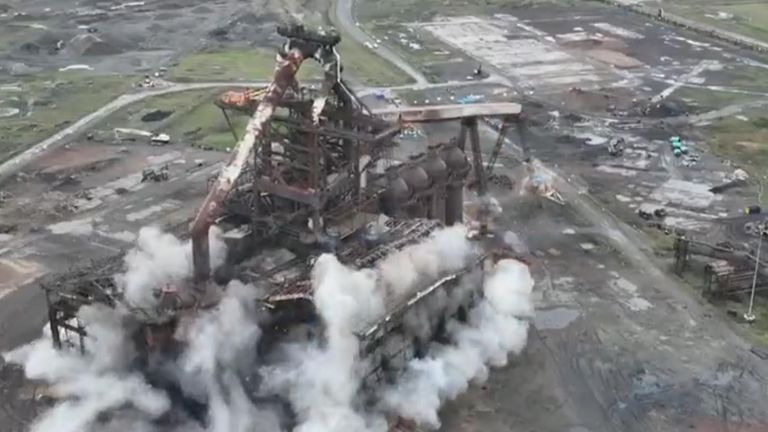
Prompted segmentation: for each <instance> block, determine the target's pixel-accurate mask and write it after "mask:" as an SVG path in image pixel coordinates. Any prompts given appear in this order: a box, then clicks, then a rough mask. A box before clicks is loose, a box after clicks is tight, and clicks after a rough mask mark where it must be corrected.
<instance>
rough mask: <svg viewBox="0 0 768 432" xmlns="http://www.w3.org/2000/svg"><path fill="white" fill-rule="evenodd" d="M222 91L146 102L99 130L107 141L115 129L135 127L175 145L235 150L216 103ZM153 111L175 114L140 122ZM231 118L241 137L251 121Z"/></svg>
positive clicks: (234, 115) (236, 116)
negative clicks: (160, 135) (165, 137)
mask: <svg viewBox="0 0 768 432" xmlns="http://www.w3.org/2000/svg"><path fill="white" fill-rule="evenodd" d="M222 91H223V89H208V90H190V91H186V92H180V93H172V94H168V95H162V96H157V97H153V98H150V99H145V100H143V101H141V102H138V103H136V104H133V105H131V106H129V107H126V108H124V109H123V110H120V111H118V112H116V113H114V114H112V115H111V116H109V117H108V118H107V119H105V120H104V121H102V122H101V123H100V124H99V125H98V126H97V129H98V130H99V133H100V134H101V135H102V136H103V138H104V139H105V140H110V139H112V131H113V130H114V128H135V129H142V130H147V131H151V132H154V133H167V134H168V135H170V137H171V140H172V141H173V142H180V143H183V144H187V145H192V146H197V147H206V148H212V149H216V150H226V149H227V148H232V147H234V145H235V141H234V138H233V137H232V132H231V131H230V129H229V126H227V123H226V120H225V119H224V116H223V115H222V114H221V110H220V109H219V108H218V107H216V106H215V105H214V104H213V100H214V99H215V98H216V97H217V96H218V95H219V94H220V93H221V92H222ZM154 110H162V111H172V114H171V115H170V116H168V117H166V118H165V119H163V120H160V121H156V122H144V121H142V120H141V118H142V117H143V116H144V115H145V114H147V113H149V112H151V111H154ZM230 118H231V119H232V123H233V126H234V128H235V131H236V132H237V134H238V135H241V134H242V132H243V130H244V128H245V124H246V123H247V121H248V118H247V117H246V116H244V115H240V114H237V113H230Z"/></svg>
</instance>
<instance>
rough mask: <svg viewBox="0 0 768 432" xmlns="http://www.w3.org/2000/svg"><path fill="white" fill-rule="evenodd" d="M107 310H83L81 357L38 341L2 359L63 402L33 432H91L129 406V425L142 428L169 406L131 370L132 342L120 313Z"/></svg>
mask: <svg viewBox="0 0 768 432" xmlns="http://www.w3.org/2000/svg"><path fill="white" fill-rule="evenodd" d="M115 312H116V311H114V310H111V309H107V308H106V307H88V306H86V307H83V309H81V311H80V313H79V316H80V318H81V320H82V321H83V322H85V323H86V324H87V325H88V329H89V332H90V333H89V334H90V335H89V337H88V338H87V340H86V341H87V343H86V345H85V348H86V352H85V354H84V355H79V354H78V353H75V352H71V351H66V350H61V351H59V350H56V349H54V348H53V345H52V342H51V340H50V339H47V338H42V339H39V340H37V341H34V342H32V343H31V344H29V345H26V346H23V347H21V348H18V349H16V350H14V351H11V352H10V353H7V354H5V355H4V357H5V358H6V360H7V361H9V362H11V363H16V364H20V365H23V366H24V369H25V372H26V375H27V377H28V378H31V379H38V380H45V381H47V382H48V383H51V384H52V388H51V390H52V392H53V393H54V394H55V395H56V397H58V398H61V399H63V402H60V403H59V404H58V405H56V406H55V407H53V408H52V409H50V410H48V411H47V412H45V413H44V414H43V415H42V416H41V417H40V418H39V419H38V420H37V421H36V422H35V423H34V424H33V425H32V427H31V432H83V431H90V430H92V427H93V426H94V425H95V424H96V420H97V418H98V416H99V414H101V413H104V412H110V411H114V410H117V409H122V408H125V407H130V408H132V412H133V422H134V424H136V425H140V424H141V425H146V424H147V421H149V420H151V419H153V418H157V417H158V416H160V415H162V414H163V413H164V412H165V411H166V410H167V409H168V408H169V405H170V402H169V400H168V399H167V398H166V397H165V394H164V393H163V392H160V391H157V390H155V389H153V388H151V387H150V386H149V385H148V384H147V383H146V381H145V380H144V377H143V376H142V375H141V374H139V373H137V372H133V371H131V370H130V368H129V366H130V362H131V360H132V359H133V351H132V344H131V342H130V340H129V339H128V337H127V334H126V333H125V331H124V327H123V325H122V318H123V315H122V314H121V313H119V312H118V313H115Z"/></svg>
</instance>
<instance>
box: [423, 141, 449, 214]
mask: <svg viewBox="0 0 768 432" xmlns="http://www.w3.org/2000/svg"><path fill="white" fill-rule="evenodd" d="M442 147H443V145H442V144H431V145H430V146H429V147H428V150H427V157H426V159H425V160H424V162H423V163H422V167H424V171H426V172H427V175H429V178H430V179H431V180H432V193H431V194H430V196H429V208H428V212H427V217H428V218H430V219H437V220H439V221H441V222H443V223H445V185H446V180H447V179H448V166H447V165H446V164H445V161H443V158H442V157H441V156H440V151H441V150H442Z"/></svg>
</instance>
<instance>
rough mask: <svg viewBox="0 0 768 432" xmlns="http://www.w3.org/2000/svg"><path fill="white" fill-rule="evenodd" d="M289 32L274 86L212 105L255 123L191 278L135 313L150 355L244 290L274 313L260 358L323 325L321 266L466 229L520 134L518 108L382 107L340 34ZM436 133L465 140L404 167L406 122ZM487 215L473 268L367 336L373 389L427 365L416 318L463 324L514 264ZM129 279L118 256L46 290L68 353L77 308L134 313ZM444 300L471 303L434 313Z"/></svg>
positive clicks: (217, 187) (201, 217) (199, 239)
mask: <svg viewBox="0 0 768 432" xmlns="http://www.w3.org/2000/svg"><path fill="white" fill-rule="evenodd" d="M279 33H280V34H281V35H283V36H285V37H286V38H287V42H286V44H285V46H284V48H283V49H282V50H281V51H280V53H279V60H278V62H277V66H276V68H275V72H274V79H273V81H272V83H271V84H270V85H269V86H268V87H267V88H266V89H261V90H246V91H239V92H236V91H232V92H227V93H225V94H224V95H222V96H221V97H220V98H219V99H218V100H216V101H215V103H216V105H217V106H218V107H219V108H221V109H222V111H223V112H224V114H225V119H226V121H227V122H228V123H229V124H230V125H231V122H230V117H229V114H228V113H232V112H237V113H241V114H245V115H248V116H249V121H248V124H247V127H246V130H245V133H244V134H243V135H242V136H241V137H239V138H237V133H235V132H234V131H233V133H235V138H236V139H237V144H236V146H235V147H234V150H233V152H232V155H231V156H230V158H229V161H228V162H227V164H226V165H225V166H224V168H223V169H222V171H221V173H220V174H219V175H218V176H217V177H216V178H215V179H212V180H211V182H210V183H209V191H208V194H207V196H206V197H205V199H204V201H203V203H202V205H201V206H200V207H199V210H198V212H197V214H196V215H195V216H194V219H193V221H192V223H191V227H190V230H189V232H188V236H189V238H190V240H191V246H192V264H193V268H194V271H193V275H191V277H190V278H189V280H185V281H178V283H176V285H177V286H176V287H175V288H174V289H173V290H166V289H155V292H157V293H158V305H159V306H158V309H159V308H161V307H162V310H160V311H158V310H152V311H150V310H142V309H139V308H131V305H127V306H128V309H129V310H132V311H133V312H134V313H135V315H136V319H137V320H138V321H139V322H142V323H143V324H142V326H141V327H142V328H141V329H140V332H139V334H138V336H137V337H138V338H140V339H143V346H144V348H145V349H147V350H155V349H158V350H162V349H163V346H165V345H167V344H177V343H184V342H183V341H177V340H174V337H175V336H174V335H175V334H176V333H177V332H176V331H175V327H176V326H177V324H178V321H179V318H178V317H179V316H186V315H189V314H190V313H195V311H196V310H198V309H201V308H207V307H211V306H213V305H215V304H216V303H217V301H218V300H219V299H220V298H221V296H222V295H223V290H225V289H226V288H225V287H226V283H227V282H228V281H229V280H233V279H237V280H240V281H243V282H246V283H249V282H250V283H254V284H258V285H260V286H263V287H266V290H265V292H266V293H267V294H266V295H265V296H264V297H263V298H261V299H260V304H261V306H262V307H263V308H264V309H265V310H266V311H268V312H269V317H270V318H269V319H270V321H269V322H268V323H267V324H266V325H265V328H266V329H271V330H270V331H265V334H264V335H263V337H262V338H261V339H260V342H259V344H260V349H264V350H267V349H269V346H271V344H274V343H275V342H278V341H279V340H280V338H281V337H282V335H284V334H286V333H287V332H288V331H289V330H290V329H291V328H294V327H296V326H302V325H318V321H319V319H318V317H317V312H316V311H315V307H314V304H313V288H312V285H311V282H310V280H311V277H310V276H311V274H310V273H311V268H312V265H313V262H314V259H316V258H317V257H318V256H320V255H321V254H324V253H333V254H335V255H336V257H337V258H338V259H339V261H340V262H341V263H343V264H345V265H349V266H352V267H355V268H375V267H376V265H377V264H378V263H379V262H380V261H381V260H382V259H384V258H386V257H387V256H389V255H391V254H393V253H396V252H397V251H399V250H402V249H403V248H406V247H408V246H410V245H413V244H416V243H418V242H421V241H423V240H424V239H426V238H428V237H429V236H430V235H431V234H432V233H434V232H435V231H436V230H437V229H439V228H440V227H442V226H450V225H454V224H458V223H462V222H464V204H465V196H464V193H465V189H466V187H467V186H468V184H469V183H472V184H474V185H475V186H476V190H477V194H478V195H479V201H480V203H481V204H483V203H484V202H485V201H484V199H485V195H486V193H487V187H488V185H487V178H488V175H489V174H490V172H491V170H492V167H493V165H494V164H495V161H496V158H497V157H498V153H499V151H500V149H501V147H502V145H503V143H504V134H505V133H506V131H507V129H508V126H509V125H511V124H513V123H515V122H517V123H518V124H519V119H520V115H521V106H520V105H519V104H516V103H511V102H506V103H479V104H473V105H445V106H428V107H414V108H398V109H396V110H395V109H373V110H371V109H369V108H368V107H367V106H365V104H364V103H362V102H361V101H360V100H359V99H358V98H357V97H356V96H355V94H354V92H352V91H351V90H350V88H349V86H348V85H347V84H346V83H345V81H344V80H343V78H342V75H341V63H340V58H339V55H338V53H337V52H336V48H335V46H336V44H338V42H339V40H340V39H339V37H338V35H337V34H335V33H333V32H312V31H308V30H306V29H304V28H303V27H301V26H287V27H281V28H279ZM308 59H313V60H316V61H319V63H320V64H321V66H322V67H323V70H324V73H325V76H324V80H323V83H322V86H320V88H307V87H301V86H300V85H299V84H298V83H297V81H296V73H297V71H298V70H299V68H300V66H301V64H302V63H303V62H304V61H305V60H308ZM488 117H493V118H496V119H499V120H500V121H501V124H502V127H501V128H500V136H499V139H498V140H497V141H496V143H495V145H494V147H493V152H492V153H491V158H490V160H488V161H486V162H484V161H483V155H482V151H481V143H480V136H479V130H478V128H479V122H480V121H482V120H484V119H485V118H488ZM433 122H459V123H460V125H461V127H460V132H459V134H458V136H457V137H455V138H454V139H451V140H449V141H448V142H441V143H431V144H430V145H429V146H427V147H426V148H423V149H419V150H417V151H415V152H413V154H410V155H401V156H400V157H395V156H394V154H395V153H396V152H397V148H398V142H397V137H398V135H399V134H400V133H401V131H402V130H403V129H404V127H406V125H412V124H419V123H433ZM480 207H481V208H480V210H479V211H478V212H477V214H478V216H477V217H478V219H479V220H477V221H474V222H477V225H478V226H479V229H478V230H477V232H476V233H475V234H477V235H475V236H473V239H474V240H475V241H476V242H477V246H478V247H477V249H478V251H479V252H478V253H477V255H476V256H475V257H474V258H473V259H472V260H471V262H468V263H467V264H466V267H465V268H463V269H461V270H459V271H455V272H453V273H449V274H441V275H439V277H437V278H436V279H435V280H425V281H422V283H421V285H419V286H418V287H416V288H414V289H413V291H411V292H408V293H405V295H404V296H402V297H393V298H388V299H387V304H386V312H385V314H384V315H382V316H379V317H376V318H375V319H372V320H370V321H369V322H361V323H359V326H357V328H356V330H355V331H356V334H357V335H358V337H359V338H360V341H361V345H360V346H361V350H362V352H361V356H365V357H369V358H371V359H375V360H372V361H371V362H369V363H370V368H371V369H370V370H369V371H368V374H367V375H366V383H367V384H366V385H375V384H376V383H378V382H381V381H388V380H391V378H392V376H393V374H395V373H397V371H399V370H402V368H403V367H404V365H405V362H406V361H407V360H408V359H409V358H411V357H413V356H414V355H419V354H418V353H419V352H422V354H423V350H424V349H425V347H426V346H427V344H428V340H424V339H419V340H415V339H414V338H411V337H405V336H404V335H406V334H407V331H405V330H404V327H403V326H404V325H405V324H404V322H405V319H404V317H405V316H406V315H408V314H409V313H411V311H414V310H416V309H418V308H422V312H424V311H426V310H428V311H429V312H430V313H436V314H437V315H438V316H437V317H436V319H435V320H434V322H432V323H431V324H432V325H433V326H434V328H433V329H432V330H433V331H438V329H439V327H440V325H441V322H444V320H445V319H446V318H447V317H455V316H462V315H463V314H464V315H465V314H466V308H467V307H469V305H470V304H472V303H473V302H474V301H475V299H476V298H477V296H478V295H480V294H478V290H479V289H480V287H481V286H482V278H483V274H484V269H485V268H486V263H487V262H488V260H496V259H499V258H501V257H505V256H508V254H509V253H510V252H508V251H507V249H506V247H505V246H504V245H501V244H499V243H498V242H500V241H501V240H500V239H499V238H493V237H492V236H485V235H484V234H487V233H488V223H489V220H488V212H487V211H483V205H481V206H480ZM214 225H216V226H218V227H219V228H221V229H222V230H223V231H224V232H226V233H227V236H226V239H227V240H226V241H227V246H228V256H227V260H226V263H225V267H227V269H228V272H227V274H228V276H227V277H226V278H225V280H223V281H222V280H217V281H216V282H214V281H213V280H212V279H213V275H212V268H211V257H210V250H209V247H210V246H209V242H210V239H209V237H210V234H209V232H210V229H211V227H212V226H214ZM122 270H123V268H122V259H121V258H120V257H115V258H112V259H110V260H107V261H104V262H102V263H97V264H94V265H93V266H89V267H87V268H83V269H79V270H76V271H74V272H71V273H69V274H67V275H64V276H57V277H56V278H55V280H53V281H52V282H49V283H46V284H45V285H44V288H45V289H46V292H47V293H48V299H49V311H50V312H49V315H50V318H51V319H50V321H51V329H52V330H53V332H54V333H55V335H56V336H55V337H54V341H55V342H56V343H57V345H58V346H61V342H60V337H59V336H58V335H59V334H60V332H62V331H72V332H75V334H77V335H79V336H84V335H85V334H86V331H87V329H83V328H81V327H80V326H78V325H77V324H73V320H76V312H77V310H78V309H79V307H81V306H83V305H86V304H91V303H102V304H105V305H107V306H111V307H114V305H115V304H117V303H124V302H125V299H123V298H121V292H120V289H119V287H118V286H116V284H115V281H114V279H113V278H112V277H111V276H112V275H115V274H118V273H120V272H121V271H122ZM467 287H469V289H467ZM150 288H153V287H150ZM154 288H158V287H154ZM440 292H441V293H445V294H446V295H448V296H452V297H455V298H457V299H459V300H460V301H457V302H456V303H451V304H450V305H447V304H446V305H440V306H439V307H436V306H435V305H431V306H430V305H429V302H430V301H436V300H433V299H436V298H437V297H439V296H436V293H440ZM169 305H170V306H169ZM320 325H321V324H320ZM414 346H415V348H414Z"/></svg>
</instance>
